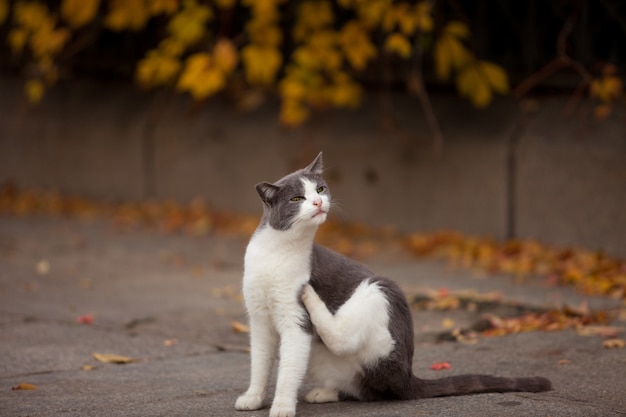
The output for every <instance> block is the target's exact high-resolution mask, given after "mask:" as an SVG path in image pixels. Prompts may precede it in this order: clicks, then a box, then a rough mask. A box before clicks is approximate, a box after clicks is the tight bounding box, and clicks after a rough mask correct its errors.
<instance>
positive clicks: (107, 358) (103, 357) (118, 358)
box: [91, 352, 137, 364]
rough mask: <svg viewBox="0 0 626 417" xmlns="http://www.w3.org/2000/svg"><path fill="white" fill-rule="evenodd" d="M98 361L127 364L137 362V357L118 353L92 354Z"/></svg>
mask: <svg viewBox="0 0 626 417" xmlns="http://www.w3.org/2000/svg"><path fill="white" fill-rule="evenodd" d="M91 355H92V356H93V357H94V358H95V359H96V360H97V361H99V362H102V363H116V364H125V363H132V362H137V359H133V358H129V357H128V356H122V355H116V354H113V353H95V352H94V353H92V354H91Z"/></svg>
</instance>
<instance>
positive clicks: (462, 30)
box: [444, 20, 469, 39]
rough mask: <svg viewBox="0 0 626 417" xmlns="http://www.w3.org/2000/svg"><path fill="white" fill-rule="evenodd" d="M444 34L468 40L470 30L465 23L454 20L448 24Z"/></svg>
mask: <svg viewBox="0 0 626 417" xmlns="http://www.w3.org/2000/svg"><path fill="white" fill-rule="evenodd" d="M444 32H445V34H446V35H449V36H452V37H454V38H458V39H467V38H468V37H469V29H468V28H467V25H466V24H465V23H463V22H459V21H458V20H453V21H452V22H449V23H448V24H446V26H445V28H444Z"/></svg>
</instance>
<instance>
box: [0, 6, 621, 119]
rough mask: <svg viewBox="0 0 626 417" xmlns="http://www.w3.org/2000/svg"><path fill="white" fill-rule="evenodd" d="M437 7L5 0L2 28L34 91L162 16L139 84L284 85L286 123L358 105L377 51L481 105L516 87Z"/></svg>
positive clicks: (608, 78)
mask: <svg viewBox="0 0 626 417" xmlns="http://www.w3.org/2000/svg"><path fill="white" fill-rule="evenodd" d="M433 7H434V6H433V2H430V1H427V0H420V1H395V0H336V1H328V0H308V1H298V2H289V1H287V0H240V1H237V0H212V1H208V0H207V1H205V0H62V1H60V2H58V1H56V2H55V1H44V0H16V1H10V0H0V28H2V27H4V28H6V30H5V31H0V34H2V33H5V34H6V39H5V42H6V43H7V44H8V45H9V46H10V50H11V53H12V54H13V57H14V60H18V61H19V62H22V68H24V69H27V71H24V74H25V78H26V80H25V84H24V92H25V94H26V96H27V98H28V99H29V101H30V102H32V103H37V102H39V101H41V100H42V99H43V97H44V94H45V91H46V89H48V88H51V87H52V86H53V85H54V84H55V83H56V82H57V81H58V80H59V78H60V77H61V76H62V75H61V74H63V72H64V70H65V66H67V65H69V64H68V62H69V61H70V59H71V57H72V56H73V55H75V54H77V53H79V52H80V50H81V49H84V48H86V47H87V46H88V45H89V44H90V42H93V41H94V40H95V39H97V38H98V37H99V36H101V35H102V34H103V33H106V32H110V33H136V34H138V35H139V34H141V33H142V32H146V31H148V30H150V31H151V33H154V32H155V30H154V28H155V27H156V28H157V30H156V33H157V34H158V35H157V36H156V37H154V36H153V38H154V39H153V40H152V41H151V42H147V43H146V45H151V46H146V50H145V51H144V54H143V57H142V58H140V59H139V60H138V61H137V62H134V63H132V65H134V73H135V79H136V83H137V85H138V86H139V87H141V88H144V89H157V88H169V89H173V90H175V91H178V92H180V93H184V94H189V95H190V96H191V97H193V99H195V100H205V99H207V98H209V97H211V96H214V95H216V94H218V93H220V92H228V93H229V94H232V95H234V96H237V99H238V100H240V101H241V102H242V103H244V104H242V105H243V106H244V107H245V106H251V105H254V103H258V102H260V100H258V97H259V96H260V95H266V94H272V93H277V94H278V95H279V96H280V99H281V107H280V116H279V117H280V120H281V121H282V123H284V124H286V125H298V124H301V123H302V122H303V121H305V120H306V119H307V118H309V117H310V115H311V113H312V111H314V110H320V109H327V108H346V107H347V108H351V107H356V106H358V105H359V104H360V103H361V100H362V95H363V90H364V81H365V80H366V79H367V78H368V76H371V74H370V73H371V70H372V68H377V67H379V66H380V63H386V65H389V64H391V65H395V63H402V64H405V65H406V68H410V70H408V71H406V76H405V77H404V78H405V80H404V81H405V83H406V87H407V89H409V90H413V91H414V92H415V91H417V92H419V93H423V92H424V88H423V85H422V82H421V79H422V76H421V72H422V69H423V66H424V65H432V66H433V71H432V72H433V73H434V74H435V76H436V78H437V79H438V80H439V82H442V83H445V82H449V83H452V84H454V85H455V86H456V89H457V90H458V92H459V94H460V95H461V96H463V97H466V98H467V99H468V100H469V101H470V102H471V103H472V104H473V105H474V106H476V107H479V108H481V107H485V106H487V105H488V104H489V103H490V102H491V101H492V100H493V96H494V94H507V93H508V92H509V77H508V75H507V72H506V71H505V69H504V68H503V67H502V66H500V65H498V64H497V63H494V62H489V61H486V60H484V59H481V58H480V57H479V56H478V55H477V54H476V53H475V52H474V51H473V50H472V48H471V47H470V45H471V44H472V33H471V31H470V27H469V26H468V24H467V22H463V21H460V20H455V19H452V18H447V17H446V16H445V14H443V13H442V12H439V13H438V18H437V19H435V12H436V11H435V10H434V9H433ZM424 58H427V59H424ZM607 68H609V69H608V70H606V71H604V73H603V74H602V75H601V76H600V77H598V78H597V79H593V80H586V81H587V82H588V84H589V86H588V90H589V94H590V96H591V97H594V98H596V99H597V100H598V101H599V105H598V109H597V115H598V116H599V117H602V116H603V115H605V114H606V113H607V112H609V111H610V108H611V103H612V102H613V101H614V100H616V99H617V98H619V97H620V96H621V94H622V90H623V87H622V84H621V79H620V78H619V77H618V76H617V75H616V74H615V71H614V67H610V66H609V67H607ZM611 68H613V70H611ZM368 74H370V75H368ZM250 103H252V104H250Z"/></svg>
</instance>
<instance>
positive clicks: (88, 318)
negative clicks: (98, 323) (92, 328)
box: [76, 314, 93, 324]
mask: <svg viewBox="0 0 626 417" xmlns="http://www.w3.org/2000/svg"><path fill="white" fill-rule="evenodd" d="M76 322H77V323H78V324H93V315H92V314H85V315H82V316H78V318H77V319H76Z"/></svg>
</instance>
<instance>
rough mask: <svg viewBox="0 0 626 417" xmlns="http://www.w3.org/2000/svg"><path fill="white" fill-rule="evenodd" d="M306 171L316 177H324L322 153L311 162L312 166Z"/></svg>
mask: <svg viewBox="0 0 626 417" xmlns="http://www.w3.org/2000/svg"><path fill="white" fill-rule="evenodd" d="M305 171H308V172H310V173H311V174H315V175H322V173H323V172H324V163H323V162H322V152H320V153H319V154H318V155H317V157H316V158H315V159H314V160H313V162H311V164H310V165H309V166H308V167H306V168H305Z"/></svg>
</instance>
